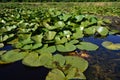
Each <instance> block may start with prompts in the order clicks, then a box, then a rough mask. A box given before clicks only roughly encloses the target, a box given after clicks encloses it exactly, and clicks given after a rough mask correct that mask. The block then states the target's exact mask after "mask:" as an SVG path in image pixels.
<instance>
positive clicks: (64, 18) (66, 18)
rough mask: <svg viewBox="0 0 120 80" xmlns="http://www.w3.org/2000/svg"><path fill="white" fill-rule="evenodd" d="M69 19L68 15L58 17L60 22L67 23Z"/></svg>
mask: <svg viewBox="0 0 120 80" xmlns="http://www.w3.org/2000/svg"><path fill="white" fill-rule="evenodd" d="M70 17H71V15H70V14H63V16H59V18H60V20H63V21H67V20H68V19H69V18H70Z"/></svg>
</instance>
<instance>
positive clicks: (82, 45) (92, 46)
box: [76, 42, 98, 51]
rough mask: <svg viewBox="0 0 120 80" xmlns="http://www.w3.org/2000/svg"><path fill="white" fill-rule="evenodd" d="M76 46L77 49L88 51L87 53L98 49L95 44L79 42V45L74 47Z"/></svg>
mask: <svg viewBox="0 0 120 80" xmlns="http://www.w3.org/2000/svg"><path fill="white" fill-rule="evenodd" d="M76 46H77V48H78V49H81V50H88V51H93V50H96V49H98V46H97V45H96V44H93V43H90V42H80V45H76Z"/></svg>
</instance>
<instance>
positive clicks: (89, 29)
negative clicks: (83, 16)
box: [84, 26, 96, 35]
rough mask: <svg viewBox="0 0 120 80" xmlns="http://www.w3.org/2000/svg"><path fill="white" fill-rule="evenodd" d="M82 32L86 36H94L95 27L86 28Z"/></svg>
mask: <svg viewBox="0 0 120 80" xmlns="http://www.w3.org/2000/svg"><path fill="white" fill-rule="evenodd" d="M84 31H85V33H86V34H88V35H93V34H95V32H96V29H95V26H92V27H89V28H86V29H85V30H84Z"/></svg>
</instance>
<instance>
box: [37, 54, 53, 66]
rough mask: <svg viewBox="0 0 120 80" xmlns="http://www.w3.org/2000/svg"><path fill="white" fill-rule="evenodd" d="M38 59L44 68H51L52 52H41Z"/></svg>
mask: <svg viewBox="0 0 120 80" xmlns="http://www.w3.org/2000/svg"><path fill="white" fill-rule="evenodd" d="M39 60H40V62H39V63H40V64H41V65H42V66H44V67H46V68H53V64H52V61H53V57H52V54H51V53H49V54H41V55H40V57H39Z"/></svg>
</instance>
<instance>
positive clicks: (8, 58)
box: [1, 50, 27, 62]
mask: <svg viewBox="0 0 120 80" xmlns="http://www.w3.org/2000/svg"><path fill="white" fill-rule="evenodd" d="M26 55H27V52H19V50H10V51H8V52H6V53H5V54H3V55H2V56H1V60H2V61H5V62H15V61H18V60H21V59H23V58H24V57H25V56H26Z"/></svg>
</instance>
